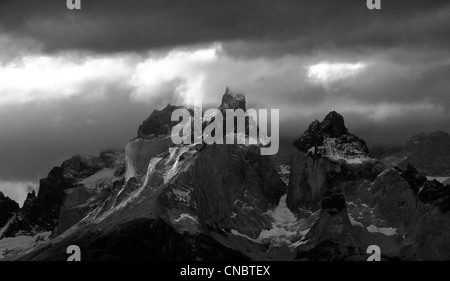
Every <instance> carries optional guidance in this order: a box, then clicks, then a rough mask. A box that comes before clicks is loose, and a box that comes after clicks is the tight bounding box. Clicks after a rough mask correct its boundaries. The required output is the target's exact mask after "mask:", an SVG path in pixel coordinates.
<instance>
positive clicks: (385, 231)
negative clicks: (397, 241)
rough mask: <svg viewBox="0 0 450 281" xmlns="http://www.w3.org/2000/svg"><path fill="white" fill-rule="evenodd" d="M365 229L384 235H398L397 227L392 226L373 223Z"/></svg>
mask: <svg viewBox="0 0 450 281" xmlns="http://www.w3.org/2000/svg"><path fill="white" fill-rule="evenodd" d="M367 230H368V231H369V232H371V233H381V234H384V235H386V236H393V235H398V233H397V228H393V227H377V226H375V225H373V224H371V225H370V226H368V227H367Z"/></svg>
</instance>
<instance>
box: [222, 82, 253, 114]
mask: <svg viewBox="0 0 450 281" xmlns="http://www.w3.org/2000/svg"><path fill="white" fill-rule="evenodd" d="M238 108H240V109H242V110H244V111H245V110H246V106H245V95H244V94H242V93H239V92H236V91H234V90H231V89H230V88H229V87H227V88H226V90H225V94H223V96H222V103H221V104H220V106H219V109H220V110H224V109H238Z"/></svg>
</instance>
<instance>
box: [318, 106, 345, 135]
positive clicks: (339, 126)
mask: <svg viewBox="0 0 450 281" xmlns="http://www.w3.org/2000/svg"><path fill="white" fill-rule="evenodd" d="M321 132H322V133H324V134H327V135H329V136H330V137H332V138H338V137H340V136H342V135H345V134H348V130H347V128H346V127H345V121H344V117H342V115H340V114H339V113H337V112H336V111H331V112H330V113H328V114H327V116H325V119H323V121H322V124H321Z"/></svg>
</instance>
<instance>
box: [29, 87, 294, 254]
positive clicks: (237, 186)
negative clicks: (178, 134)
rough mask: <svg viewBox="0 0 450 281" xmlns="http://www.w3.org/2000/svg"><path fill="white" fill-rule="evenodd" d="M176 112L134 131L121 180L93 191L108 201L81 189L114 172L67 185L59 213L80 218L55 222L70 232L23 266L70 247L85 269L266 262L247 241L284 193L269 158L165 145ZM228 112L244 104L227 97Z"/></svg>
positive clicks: (266, 223) (228, 148) (157, 114)
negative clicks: (89, 264) (127, 263)
mask: <svg viewBox="0 0 450 281" xmlns="http://www.w3.org/2000/svg"><path fill="white" fill-rule="evenodd" d="M175 108H179V107H174V106H168V107H166V108H165V109H163V110H162V111H154V112H153V113H152V114H151V116H150V117H149V118H148V119H147V120H146V121H144V123H143V124H142V125H141V126H140V128H139V132H138V137H137V138H135V139H133V140H131V141H130V142H129V144H128V145H127V148H126V152H125V155H124V156H123V162H124V163H125V168H124V170H125V172H124V174H123V175H122V176H115V179H114V180H111V179H110V180H108V181H104V182H103V185H105V184H106V186H105V187H102V188H101V189H100V190H101V191H103V190H108V192H104V193H103V192H100V190H99V192H98V193H96V195H91V194H90V191H91V189H89V188H87V187H88V186H92V182H94V179H93V178H95V179H98V178H102V177H104V173H106V172H105V169H111V166H104V167H103V169H102V170H100V171H96V172H95V174H92V175H90V176H89V177H87V178H84V179H83V180H82V181H81V182H82V183H83V184H84V185H74V186H73V187H72V188H71V192H70V194H69V193H67V194H66V197H65V200H64V202H63V205H62V206H63V207H62V209H61V210H66V211H65V213H68V210H72V209H73V208H76V210H77V211H78V210H79V211H80V215H79V214H78V213H72V212H70V214H71V217H72V219H71V220H68V219H67V218H64V216H61V218H63V219H62V221H66V222H67V223H66V224H65V225H63V224H62V222H61V221H60V228H62V229H67V230H66V231H65V232H64V233H63V235H61V236H58V237H56V238H54V239H53V240H51V246H43V248H41V249H37V250H36V251H34V252H33V253H30V254H29V255H26V256H24V257H23V259H32V260H54V259H66V254H65V250H66V247H67V246H66V245H69V244H76V245H80V247H82V248H86V249H89V250H88V252H87V253H86V252H84V254H83V257H84V258H83V259H84V260H109V259H113V260H114V259H121V260H133V259H138V260H180V259H188V260H199V259H200V260H203V259H207V260H229V259H233V260H247V259H250V257H253V258H254V257H255V256H259V257H260V258H262V257H263V256H264V255H266V254H265V250H264V249H263V248H264V246H263V245H261V244H256V243H255V242H254V241H260V240H261V239H262V238H260V236H261V233H262V232H264V231H266V230H268V229H271V227H272V226H273V217H272V216H271V215H269V211H270V210H272V209H274V208H275V207H277V206H278V204H279V201H280V199H281V197H282V196H283V195H284V194H285V193H286V185H285V184H284V182H283V181H282V179H281V177H280V176H279V174H278V173H277V171H276V169H275V167H274V165H273V163H272V159H271V157H269V156H261V155H260V145H238V144H229V145H219V144H213V145H206V144H205V143H202V144H191V145H173V144H171V143H170V142H169V140H170V131H171V129H172V126H173V125H174V124H173V123H171V122H170V121H168V120H170V114H171V111H173V109H175ZM235 108H242V109H245V97H244V96H243V95H240V94H234V93H232V92H231V91H229V90H227V91H226V93H225V95H224V97H223V99H222V104H221V106H220V109H235ZM114 163H116V162H114ZM116 164H117V163H116ZM114 167H115V166H114ZM102 173H103V176H102ZM75 174H76V173H71V175H73V176H74V177H75V178H76V177H77V176H75ZM83 177H84V175H83ZM95 182H96V183H98V181H95ZM71 183H72V181H71ZM78 183H80V181H78ZM94 186H96V187H97V186H98V184H95V185H94ZM97 189H98V188H94V190H97ZM101 194H104V196H103V195H101ZM99 198H101V199H99ZM89 202H91V203H89ZM93 202H98V203H95V204H94V203H93ZM88 203H89V204H88ZM92 205H95V206H96V207H95V209H93V208H89V207H90V206H92ZM81 214H82V215H83V216H84V217H82V215H81ZM75 221H78V222H77V223H76V224H74V222H75ZM69 227H70V228H69ZM141 229H143V230H141ZM247 238H248V239H250V240H248V239H247ZM130 240H131V241H133V242H132V245H131V244H129V243H130V242H129V241H130ZM124 245H128V246H124ZM91 249H92V251H91Z"/></svg>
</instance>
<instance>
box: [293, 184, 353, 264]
mask: <svg viewBox="0 0 450 281" xmlns="http://www.w3.org/2000/svg"><path fill="white" fill-rule="evenodd" d="M304 239H305V240H306V241H307V243H306V244H305V245H302V246H300V247H298V248H297V252H298V253H297V256H296V259H300V260H343V259H345V258H347V257H349V256H352V255H359V254H360V252H361V250H360V249H358V248H357V244H356V242H355V238H354V237H353V233H352V226H351V223H350V219H349V216H348V213H347V206H346V202H345V198H344V195H343V194H342V193H341V192H340V191H339V190H337V189H335V188H328V189H327V190H326V192H325V193H324V194H323V199H322V202H321V211H320V216H319V218H318V219H317V221H316V222H315V223H314V224H313V226H312V227H311V229H310V230H309V232H308V233H307V234H306V236H305V238H304Z"/></svg>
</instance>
